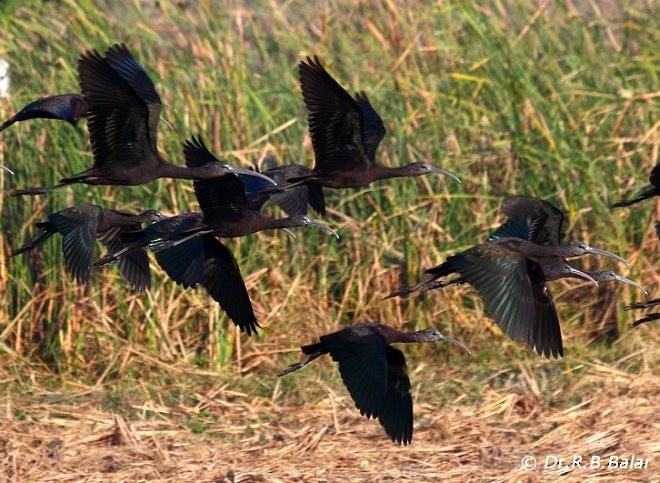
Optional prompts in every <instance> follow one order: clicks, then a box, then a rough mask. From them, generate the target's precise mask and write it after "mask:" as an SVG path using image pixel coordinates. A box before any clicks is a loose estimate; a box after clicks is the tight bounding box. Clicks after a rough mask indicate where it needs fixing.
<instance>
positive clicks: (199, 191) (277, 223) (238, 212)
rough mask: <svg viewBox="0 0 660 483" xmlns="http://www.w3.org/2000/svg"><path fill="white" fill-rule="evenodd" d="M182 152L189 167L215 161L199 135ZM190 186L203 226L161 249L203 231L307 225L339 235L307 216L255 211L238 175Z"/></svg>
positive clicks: (235, 233)
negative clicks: (192, 188)
mask: <svg viewBox="0 0 660 483" xmlns="http://www.w3.org/2000/svg"><path fill="white" fill-rule="evenodd" d="M183 151H184V155H185V157H186V164H187V165H188V166H190V167H195V166H199V165H203V164H208V163H211V162H213V160H216V158H215V156H213V154H211V152H210V151H209V150H208V149H207V148H206V146H205V145H204V142H203V141H202V139H201V138H199V137H193V138H192V139H189V140H187V141H186V142H185V144H184V147H183ZM193 185H194V187H195V195H196V197H197V201H198V203H199V206H200V208H201V209H202V212H203V213H204V223H203V225H202V226H201V227H199V228H195V229H191V230H189V231H188V234H187V236H185V237H183V238H181V239H180V240H178V241H176V242H166V243H164V244H162V245H161V246H160V247H161V248H171V247H173V246H175V245H177V244H179V243H182V242H183V241H186V240H189V239H191V238H194V237H195V236H200V235H202V234H213V235H214V236H218V237H221V238H233V237H241V236H246V235H250V234H252V233H255V232H257V231H261V230H269V229H278V228H280V229H288V228H294V227H300V226H307V225H312V226H317V227H320V228H322V229H324V230H327V231H329V232H330V233H332V234H333V235H335V236H336V237H337V238H339V236H338V235H337V233H336V232H335V231H334V230H333V229H332V228H330V227H329V226H328V225H326V224H325V223H321V222H319V221H316V220H312V219H311V218H309V217H307V216H306V215H293V216H288V217H286V218H271V217H269V216H267V215H264V214H262V213H259V212H258V211H255V210H254V209H252V208H251V207H250V203H249V202H248V200H247V197H246V195H245V188H244V186H243V183H242V182H241V181H240V180H239V178H238V177H237V176H232V175H227V176H223V177H220V178H212V179H196V180H194V181H193Z"/></svg>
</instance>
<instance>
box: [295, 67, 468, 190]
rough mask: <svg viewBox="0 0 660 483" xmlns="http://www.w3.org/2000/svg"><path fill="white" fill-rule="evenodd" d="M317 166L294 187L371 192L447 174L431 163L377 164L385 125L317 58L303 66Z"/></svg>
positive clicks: (302, 81)
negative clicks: (380, 185) (383, 184)
mask: <svg viewBox="0 0 660 483" xmlns="http://www.w3.org/2000/svg"><path fill="white" fill-rule="evenodd" d="M298 74H299V77H300V86H301V88H302V94H303V100H304V102H305V107H306V108H307V117H308V125H309V133H310V135H311V138H312V145H313V147H314V158H315V164H314V169H313V170H312V172H311V173H309V174H303V175H299V176H294V177H291V178H289V181H290V182H292V184H291V185H290V186H297V185H299V184H303V183H305V184H309V183H315V184H317V185H319V186H324V187H328V188H351V187H361V186H368V185H369V184H370V183H372V182H373V181H376V180H379V179H387V178H397V177H411V176H421V175H425V174H429V173H438V174H445V175H448V176H450V177H451V178H453V179H454V180H456V181H457V182H459V183H460V179H459V178H458V177H457V176H455V175H454V174H452V173H450V172H449V171H446V170H444V169H440V168H437V167H435V166H433V165H431V164H429V163H424V162H417V163H412V164H409V165H407V166H403V167H396V168H391V167H387V166H383V165H382V164H379V163H377V162H376V151H377V149H378V146H379V144H380V142H381V141H382V139H383V138H384V137H385V133H386V130H385V126H384V125H383V121H382V119H381V118H380V116H379V115H378V113H377V112H376V110H375V109H374V108H373V106H372V105H371V103H370V102H369V99H368V98H367V95H366V94H365V93H364V92H360V93H358V94H356V96H355V98H354V97H353V96H351V95H350V94H349V93H348V92H346V90H345V89H344V88H343V87H342V86H341V85H339V83H337V81H336V80H335V79H333V78H332V76H330V74H329V73H328V72H327V71H326V70H325V68H324V67H323V65H322V64H321V61H320V60H319V59H318V57H313V58H310V57H308V58H307V60H306V61H302V62H300V64H299V66H298Z"/></svg>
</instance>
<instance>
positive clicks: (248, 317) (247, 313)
mask: <svg viewBox="0 0 660 483" xmlns="http://www.w3.org/2000/svg"><path fill="white" fill-rule="evenodd" d="M202 238H203V241H204V274H203V275H202V280H201V283H202V285H203V286H204V288H206V290H207V291H208V293H209V294H210V295H211V297H213V300H215V301H216V302H218V303H219V304H220V307H221V308H222V310H224V311H225V312H226V313H227V315H228V316H229V318H230V319H231V320H232V321H233V322H234V324H236V325H237V326H238V327H239V328H240V329H241V330H242V331H243V332H246V333H247V334H248V335H252V334H256V333H257V328H258V327H259V324H258V323H257V318H256V316H255V315H254V311H253V309H252V303H251V302H250V296H249V295H248V292H247V288H245V283H244V282H243V277H241V272H240V269H239V268H238V263H236V259H235V258H234V255H232V253H231V251H229V249H228V248H227V247H226V246H224V245H223V244H222V243H220V242H219V241H218V240H217V239H215V238H214V237H212V236H210V235H204V236H203V237H202Z"/></svg>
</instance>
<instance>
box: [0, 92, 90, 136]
mask: <svg viewBox="0 0 660 483" xmlns="http://www.w3.org/2000/svg"><path fill="white" fill-rule="evenodd" d="M86 116H87V102H85V99H84V98H83V96H82V95H80V94H56V95H54V96H47V97H42V98H41V99H37V100H36V101H33V102H30V103H29V104H28V105H26V106H25V107H23V109H21V110H20V111H18V112H17V113H16V114H14V115H13V116H12V117H10V118H9V119H7V120H6V121H5V122H3V123H2V124H1V125H0V132H1V131H4V130H5V129H7V128H8V127H9V126H11V125H12V124H14V123H17V122H20V121H27V120H28V119H56V120H60V121H66V122H68V123H69V124H71V125H72V126H75V125H76V124H77V123H78V119H80V118H81V117H86Z"/></svg>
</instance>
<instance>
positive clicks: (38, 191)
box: [11, 183, 69, 196]
mask: <svg viewBox="0 0 660 483" xmlns="http://www.w3.org/2000/svg"><path fill="white" fill-rule="evenodd" d="M68 184H69V183H58V184H56V185H54V186H39V187H36V188H26V189H23V190H15V191H13V192H12V193H11V196H23V195H30V196H34V195H43V194H45V193H48V192H49V191H53V190H55V189H57V188H61V187H62V186H66V185H68Z"/></svg>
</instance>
